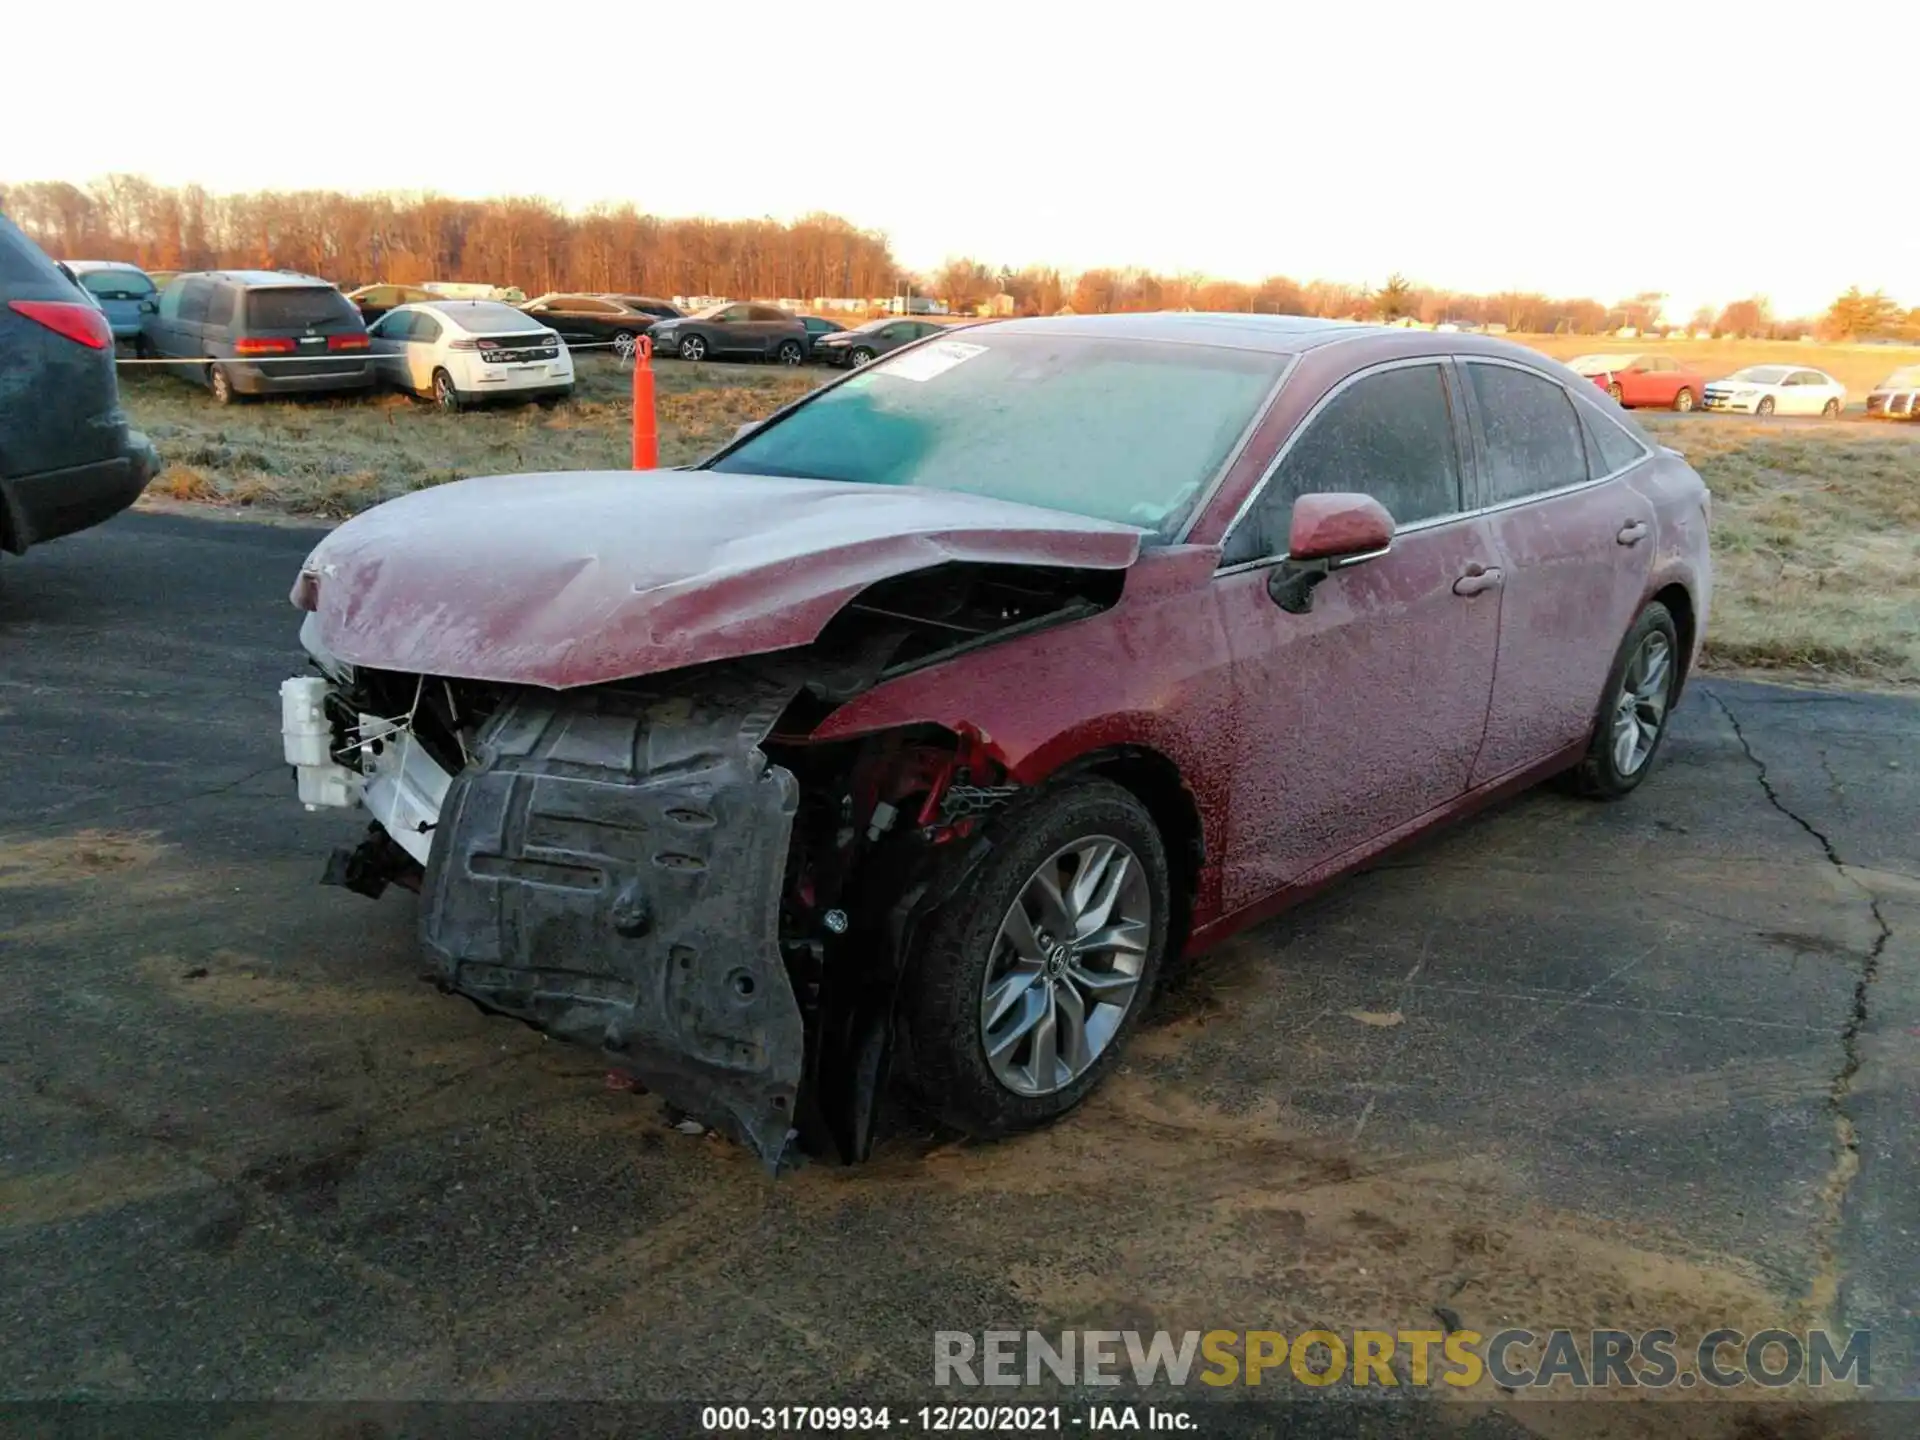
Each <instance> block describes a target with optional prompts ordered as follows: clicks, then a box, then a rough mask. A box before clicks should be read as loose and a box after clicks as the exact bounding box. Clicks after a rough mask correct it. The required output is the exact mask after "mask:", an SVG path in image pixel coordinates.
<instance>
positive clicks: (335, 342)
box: [327, 335, 367, 350]
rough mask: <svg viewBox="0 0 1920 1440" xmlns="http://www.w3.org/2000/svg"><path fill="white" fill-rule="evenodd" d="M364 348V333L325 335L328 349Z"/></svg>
mask: <svg viewBox="0 0 1920 1440" xmlns="http://www.w3.org/2000/svg"><path fill="white" fill-rule="evenodd" d="M366 348H367V337H366V336H364V335H329V336H328V337H327V349H329V350H364V349H366Z"/></svg>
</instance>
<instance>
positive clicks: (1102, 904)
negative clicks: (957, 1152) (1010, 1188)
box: [902, 779, 1172, 1136]
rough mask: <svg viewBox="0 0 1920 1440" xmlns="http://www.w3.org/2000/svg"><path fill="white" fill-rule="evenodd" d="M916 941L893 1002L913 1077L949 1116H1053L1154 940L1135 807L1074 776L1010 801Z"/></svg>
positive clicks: (1076, 1091)
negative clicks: (980, 857) (989, 844)
mask: <svg viewBox="0 0 1920 1440" xmlns="http://www.w3.org/2000/svg"><path fill="white" fill-rule="evenodd" d="M994 829H995V832H996V839H997V842H998V843H997V844H996V846H995V848H994V849H993V851H992V852H991V853H990V854H989V855H988V857H987V859H986V860H985V861H984V862H982V864H981V867H980V869H979V870H978V872H976V873H975V874H974V875H973V876H972V877H971V878H970V880H969V883H968V884H967V885H966V887H965V888H964V890H963V892H962V893H961V894H959V895H958V896H956V897H955V898H954V899H952V900H950V901H948V902H947V904H946V905H944V906H943V907H941V909H940V910H938V911H937V912H935V914H934V915H933V916H932V917H931V919H930V920H929V922H928V924H927V927H926V929H925V930H924V931H923V938H922V940H921V942H920V943H919V944H917V945H916V946H915V951H916V953H915V955H914V956H913V959H912V961H911V965H912V972H911V975H910V978H909V981H908V985H909V987H910V988H909V990H908V992H907V994H906V995H905V996H904V997H903V1002H902V1003H903V1014H904V1019H905V1027H906V1033H907V1039H908V1042H909V1053H910V1059H911V1064H912V1072H913V1079H914V1083H915V1086H916V1088H917V1089H918V1090H919V1091H920V1093H921V1094H922V1095H923V1096H925V1097H926V1099H927V1100H928V1101H929V1103H931V1104H932V1105H934V1106H935V1107H936V1108H937V1109H938V1110H939V1112H940V1115H941V1118H943V1119H944V1120H945V1121H946V1122H947V1123H949V1124H951V1125H954V1126H956V1127H957V1128H959V1129H961V1130H964V1131H966V1132H967V1133H968V1134H971V1135H977V1136H997V1135H1008V1134H1012V1133H1015V1132H1017V1131H1021V1130H1028V1129H1032V1128H1034V1127H1035V1126H1039V1125H1044V1124H1046V1123H1048V1122H1049V1121H1052V1120H1055V1119H1058V1118H1059V1117H1060V1116H1062V1115H1064V1114H1066V1113H1067V1111H1069V1110H1071V1109H1072V1108H1073V1107H1074V1106H1075V1105H1077V1104H1079V1103H1080V1101H1081V1100H1083V1099H1084V1098H1085V1097H1086V1096H1087V1094H1088V1093H1089V1092H1091V1091H1092V1089H1093V1088H1094V1087H1095V1086H1096V1085H1098V1084H1099V1083H1100V1081H1101V1080H1102V1079H1104V1078H1105V1077H1106V1075H1107V1073H1108V1072H1109V1071H1110V1070H1111V1069H1112V1068H1113V1066H1114V1064H1115V1063H1116V1061H1117V1058H1118V1055H1119V1052H1120V1048H1121V1042H1122V1041H1123V1040H1124V1038H1125V1036H1126V1034H1127V1032H1128V1031H1129V1030H1130V1029H1131V1028H1132V1026H1133V1025H1134V1024H1136V1023H1137V1022H1138V1020H1139V1017H1140V1014H1141V1012H1142V1011H1143V1010H1145V1009H1146V1006H1147V1001H1148V997H1149V996H1150V995H1151V994H1152V993H1153V986H1154V982H1155V980H1156V979H1157V978H1158V975H1159V969H1160V961H1161V956H1162V954H1163V953H1164V951H1165V950H1166V947H1167V943H1168V939H1167V930H1168V919H1169V916H1170V914H1171V909H1172V905H1171V893H1172V885H1171V881H1170V879H1169V875H1168V868H1167V856H1166V848H1165V846H1164V845H1163V843H1162V841H1161V838H1160V833H1159V831H1158V829H1157V828H1156V827H1155V825H1154V823H1153V818H1152V816H1150V815H1149V814H1148V813H1147V810H1146V807H1145V806H1144V805H1142V804H1141V803H1140V801H1139V800H1138V799H1137V798H1135V797H1134V795H1133V794H1132V793H1131V792H1129V791H1127V790H1125V789H1122V788H1121V787H1120V786H1118V785H1115V784H1113V783H1111V782H1110V781H1106V780H1099V779H1085V780H1080V781H1077V782H1071V783H1068V784H1066V785H1062V786H1060V787H1059V788H1057V789H1053V790H1050V791H1044V792H1042V793H1040V794H1038V795H1036V796H1034V797H1033V798H1031V799H1029V800H1027V801H1026V802H1025V803H1020V804H1016V805H1015V806H1014V807H1013V808H1011V809H1010V810H1008V811H1006V812H1005V813H1004V814H1002V815H1001V816H1000V817H999V818H998V820H997V821H996V823H995V827H994Z"/></svg>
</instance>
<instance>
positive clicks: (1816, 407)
mask: <svg viewBox="0 0 1920 1440" xmlns="http://www.w3.org/2000/svg"><path fill="white" fill-rule="evenodd" d="M1788 378H1789V380H1790V381H1792V382H1794V397H1795V401H1796V405H1795V408H1794V413H1795V414H1796V415H1818V414H1820V413H1821V412H1822V411H1823V410H1825V409H1826V408H1827V402H1828V401H1829V400H1831V399H1833V398H1834V397H1835V396H1836V395H1837V394H1838V393H1839V391H1838V389H1837V387H1836V386H1835V384H1834V382H1833V381H1832V380H1831V379H1829V378H1828V377H1827V376H1825V375H1823V374H1821V373H1820V372H1819V371H1818V370H1796V371H1794V372H1793V374H1792V375H1791V376H1789V377H1788Z"/></svg>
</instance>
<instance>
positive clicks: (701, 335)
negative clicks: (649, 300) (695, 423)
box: [647, 304, 813, 365]
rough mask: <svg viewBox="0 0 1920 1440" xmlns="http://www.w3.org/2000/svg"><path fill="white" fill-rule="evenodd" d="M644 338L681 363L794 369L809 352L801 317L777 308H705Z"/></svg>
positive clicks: (662, 324) (662, 325)
mask: <svg viewBox="0 0 1920 1440" xmlns="http://www.w3.org/2000/svg"><path fill="white" fill-rule="evenodd" d="M647 334H648V335H649V336H651V337H652V339H653V348H654V351H655V352H656V353H657V354H661V355H678V356H679V357H680V358H681V359H682V360H704V359H706V358H707V357H708V356H709V355H712V356H714V357H715V358H719V357H720V356H723V355H732V356H736V357H745V358H752V359H755V360H778V361H779V362H780V363H781V364H782V365H798V364H800V363H801V362H802V361H803V360H805V359H806V358H807V352H808V351H809V350H811V349H812V348H813V337H812V336H810V335H808V334H807V327H806V326H805V325H803V324H802V323H801V321H800V317H799V316H798V315H795V314H793V313H791V312H790V311H786V310H782V309H781V308H780V307H779V306H778V305H734V304H723V305H709V306H708V307H707V308H706V309H705V310H702V311H700V312H699V313H698V314H694V315H689V316H687V317H686V318H685V319H682V320H662V321H661V322H660V323H659V324H657V325H655V326H654V327H653V328H652V329H651V330H649V331H648V332H647Z"/></svg>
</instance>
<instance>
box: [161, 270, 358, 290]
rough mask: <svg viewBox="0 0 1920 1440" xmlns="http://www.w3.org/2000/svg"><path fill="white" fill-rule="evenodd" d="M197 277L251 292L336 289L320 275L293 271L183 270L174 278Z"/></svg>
mask: <svg viewBox="0 0 1920 1440" xmlns="http://www.w3.org/2000/svg"><path fill="white" fill-rule="evenodd" d="M195 276H198V277H201V278H204V279H208V280H229V281H231V282H233V283H234V284H235V285H241V286H245V287H246V288H247V289H249V290H268V289H274V288H277V287H286V288H288V289H300V290H311V289H312V288H313V287H314V286H316V285H319V286H323V287H325V288H326V289H328V290H331V289H333V288H334V287H333V283H332V282H331V281H328V280H322V279H321V278H320V277H319V276H318V275H302V274H300V273H298V272H297V271H293V270H182V271H181V272H180V273H179V274H178V275H176V276H174V279H176V280H180V279H187V278H191V277H195Z"/></svg>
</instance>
